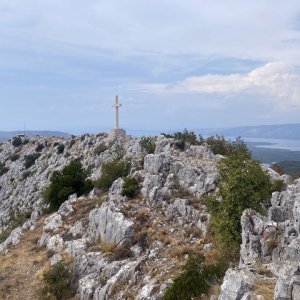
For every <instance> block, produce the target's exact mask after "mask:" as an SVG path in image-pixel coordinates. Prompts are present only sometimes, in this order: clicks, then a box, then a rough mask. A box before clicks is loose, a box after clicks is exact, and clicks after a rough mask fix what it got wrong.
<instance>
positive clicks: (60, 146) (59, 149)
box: [57, 144, 65, 154]
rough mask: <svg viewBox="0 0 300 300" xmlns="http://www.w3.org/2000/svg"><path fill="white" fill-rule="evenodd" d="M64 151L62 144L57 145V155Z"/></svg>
mask: <svg viewBox="0 0 300 300" xmlns="http://www.w3.org/2000/svg"><path fill="white" fill-rule="evenodd" d="M64 151H65V145H64V144H59V145H58V146H57V154H62V153H63V152H64Z"/></svg>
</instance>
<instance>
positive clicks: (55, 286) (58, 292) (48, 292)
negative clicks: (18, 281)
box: [41, 262, 74, 300]
mask: <svg viewBox="0 0 300 300" xmlns="http://www.w3.org/2000/svg"><path fill="white" fill-rule="evenodd" d="M73 278H74V272H73V268H72V266H71V265H70V264H66V263H64V262H58V263H57V264H55V265H54V266H52V267H51V269H50V270H49V271H48V272H45V273H44V274H43V281H44V287H43V288H42V290H41V295H42V298H43V299H53V298H54V299H56V300H62V299H67V298H69V297H71V296H72V282H73Z"/></svg>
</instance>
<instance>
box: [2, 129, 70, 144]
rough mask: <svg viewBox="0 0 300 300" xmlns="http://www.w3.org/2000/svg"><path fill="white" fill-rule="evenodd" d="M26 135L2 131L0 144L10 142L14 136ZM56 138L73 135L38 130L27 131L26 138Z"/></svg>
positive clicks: (22, 132)
mask: <svg viewBox="0 0 300 300" xmlns="http://www.w3.org/2000/svg"><path fill="white" fill-rule="evenodd" d="M20 134H24V131H0V142H5V141H8V140H9V139H11V138H13V137H14V136H17V135H20ZM38 135H39V136H56V137H70V136H71V135H70V134H69V133H66V132H60V131H49V130H45V131H43V130H41V131H39V130H37V131H26V136H28V137H33V136H38Z"/></svg>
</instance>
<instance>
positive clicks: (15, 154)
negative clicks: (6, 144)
mask: <svg viewBox="0 0 300 300" xmlns="http://www.w3.org/2000/svg"><path fill="white" fill-rule="evenodd" d="M19 158H20V154H18V153H14V154H13V155H11V157H10V160H11V161H16V160H18V159H19Z"/></svg>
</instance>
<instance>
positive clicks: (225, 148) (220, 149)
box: [200, 135, 251, 158]
mask: <svg viewBox="0 0 300 300" xmlns="http://www.w3.org/2000/svg"><path fill="white" fill-rule="evenodd" d="M200 140H201V144H204V143H206V144H207V145H208V146H209V147H210V149H211V151H212V152H213V153H214V154H221V155H225V156H229V155H233V154H238V153H243V154H245V155H247V156H248V157H249V158H251V153H250V152H249V150H248V149H247V145H246V144H245V142H244V141H243V140H242V139H241V138H240V137H238V138H236V140H235V141H230V140H225V138H224V137H223V136H219V135H216V136H211V137H208V138H207V139H204V138H202V137H201V136H200Z"/></svg>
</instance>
